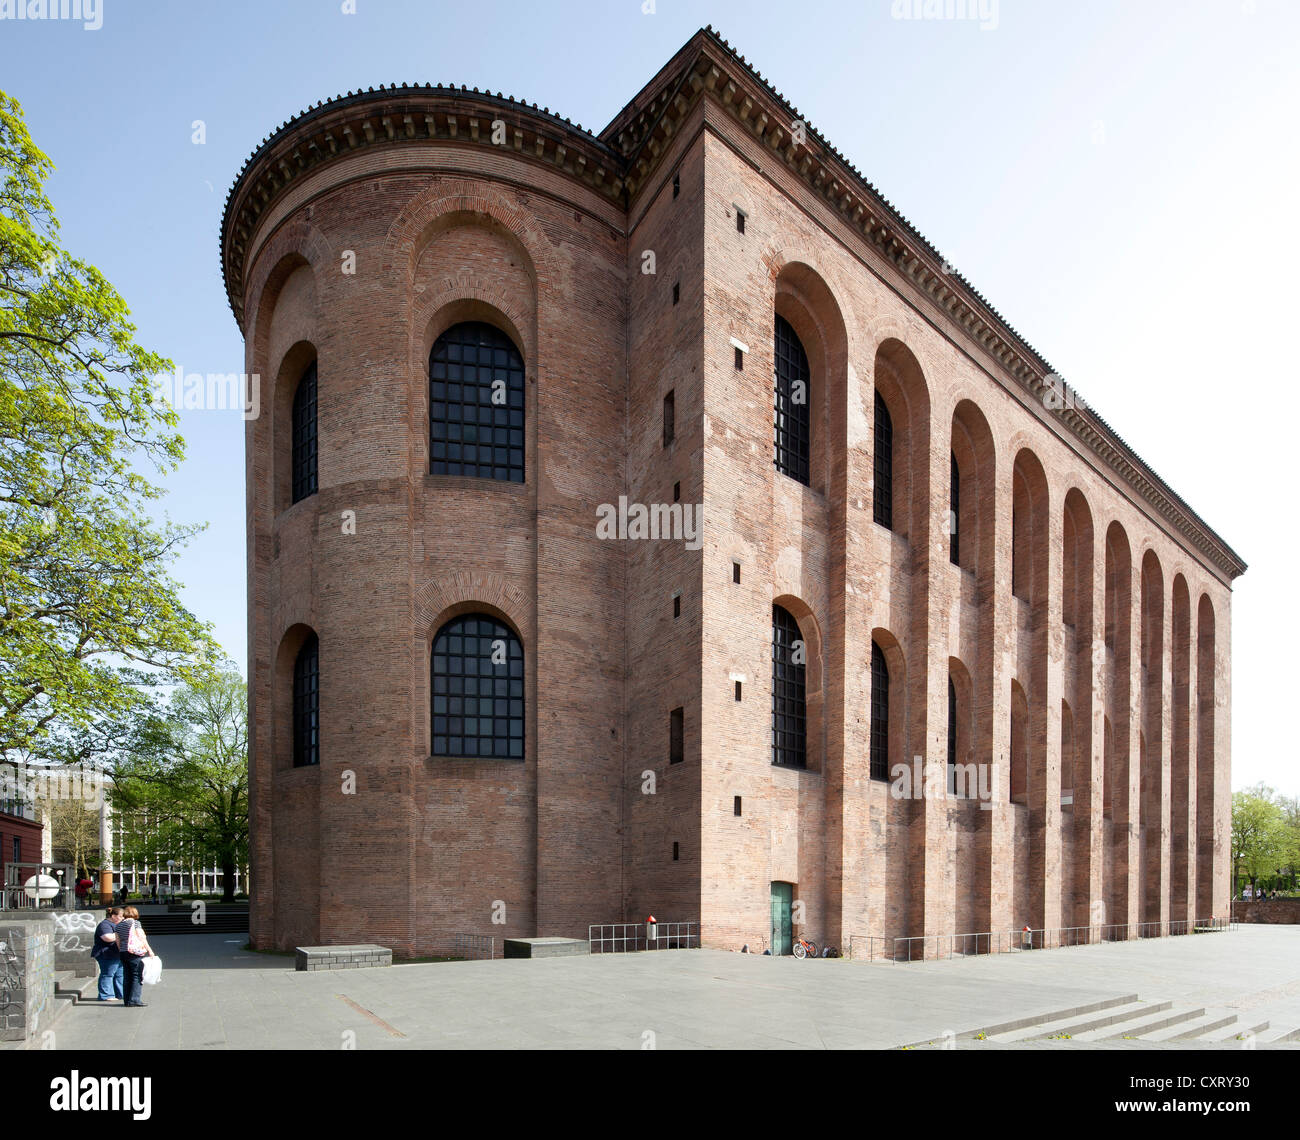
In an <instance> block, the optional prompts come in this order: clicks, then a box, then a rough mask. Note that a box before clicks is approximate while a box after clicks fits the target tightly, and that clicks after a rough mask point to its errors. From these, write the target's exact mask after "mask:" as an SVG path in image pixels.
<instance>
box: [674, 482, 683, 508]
mask: <svg viewBox="0 0 1300 1140" xmlns="http://www.w3.org/2000/svg"><path fill="white" fill-rule="evenodd" d="M681 501H682V485H681V484H680V483H674V484H673V502H674V503H680V502H681Z"/></svg>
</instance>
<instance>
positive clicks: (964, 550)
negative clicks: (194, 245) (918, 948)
mask: <svg viewBox="0 0 1300 1140" xmlns="http://www.w3.org/2000/svg"><path fill="white" fill-rule="evenodd" d="M222 263H223V269H224V273H225V279H226V284H227V289H228V293H229V297H230V301H231V305H232V308H233V310H234V314H235V317H236V319H237V320H238V322H239V324H240V327H241V329H242V330H243V333H244V336H245V342H246V346H247V352H246V371H247V373H248V374H249V375H250V376H252V375H256V376H258V377H259V378H260V384H261V390H260V391H261V409H262V411H261V414H260V415H259V416H257V417H256V418H254V419H252V420H250V421H249V423H248V424H247V435H246V475H247V500H248V583H249V646H250V648H249V658H250V660H249V669H250V679H251V680H250V747H251V757H252V758H251V796H250V798H251V802H252V816H253V818H252V828H253V830H252V867H251V874H252V879H253V881H254V882H255V883H256V884H257V889H256V892H255V899H254V902H253V908H252V928H253V939H254V942H255V944H257V945H259V946H280V947H287V946H292V945H294V944H295V943H302V942H321V941H348V942H355V941H367V942H378V943H381V944H384V945H390V946H392V947H393V948H394V949H395V950H396V951H397V952H398V953H399V954H413V953H431V952H438V951H441V950H446V949H447V948H448V947H449V946H450V945H451V940H452V938H453V936H454V934H456V933H458V932H467V933H498V934H500V933H504V934H507V935H511V934H514V935H532V934H566V935H578V936H585V935H586V931H587V926H588V924H589V923H594V922H611V921H617V920H619V919H621V918H627V919H639V918H641V917H644V916H645V915H646V914H647V913H650V912H653V913H654V914H655V915H656V916H657V917H659V918H660V919H691V920H699V921H700V922H701V924H702V930H703V935H704V942H705V944H706V945H715V946H723V947H739V946H740V945H741V944H742V943H744V942H748V943H750V944H751V945H755V946H757V945H762V944H764V943H765V942H766V940H767V939H769V938H770V937H772V936H773V928H774V927H775V928H776V938H777V941H778V943H784V942H785V941H786V940H787V939H788V935H789V931H788V924H789V921H790V919H791V918H793V920H794V921H795V922H796V924H799V925H798V929H799V931H800V932H801V933H804V934H805V935H807V936H811V937H814V938H816V939H817V940H818V941H821V940H823V939H825V940H828V941H831V942H835V943H843V942H846V941H847V940H848V938H849V936H850V934H857V935H882V936H899V935H916V934H921V933H950V932H966V931H988V930H1000V931H1005V930H1009V929H1018V928H1020V927H1022V926H1024V925H1029V926H1032V927H1035V928H1040V927H1041V928H1060V927H1067V926H1083V925H1094V926H1095V925H1099V924H1101V923H1103V922H1104V923H1139V922H1147V921H1151V922H1162V923H1163V922H1168V923H1176V922H1179V921H1183V920H1186V919H1189V918H1190V919H1196V918H1203V917H1209V916H1210V915H1222V914H1225V913H1226V911H1227V894H1228V845H1229V831H1228V828H1229V791H1230V784H1229V661H1230V640H1229V606H1230V594H1231V582H1232V580H1233V579H1234V578H1235V577H1236V576H1237V575H1239V574H1240V573H1242V571H1243V570H1244V569H1245V566H1244V564H1243V563H1242V561H1241V560H1240V559H1239V558H1238V556H1237V555H1236V554H1235V553H1234V552H1233V551H1232V550H1231V549H1230V548H1229V547H1228V546H1227V545H1226V544H1225V543H1224V541H1223V540H1222V539H1221V538H1219V537H1218V535H1216V534H1215V533H1214V532H1213V531H1212V530H1210V529H1209V527H1208V526H1207V525H1206V524H1205V523H1204V522H1203V521H1202V520H1201V519H1200V518H1199V517H1198V516H1197V515H1196V514H1195V513H1194V512H1193V511H1192V510H1191V508H1190V507H1188V506H1187V504H1185V503H1184V502H1183V501H1182V500H1181V499H1180V498H1179V497H1178V496H1177V495H1176V494H1175V493H1174V492H1173V491H1172V490H1171V489H1170V488H1169V487H1168V486H1166V485H1165V484H1164V483H1163V482H1162V481H1161V479H1160V478H1159V477H1158V476H1157V475H1156V474H1155V473H1154V472H1153V471H1151V469H1150V468H1148V467H1147V466H1146V465H1145V464H1144V463H1143V461H1142V460H1141V459H1140V458H1139V457H1138V456H1137V455H1136V454H1135V453H1134V451H1133V450H1132V449H1131V448H1130V447H1129V446H1128V445H1127V444H1125V443H1124V442H1123V441H1122V440H1121V439H1120V438H1119V437H1118V436H1117V435H1116V434H1115V432H1114V431H1113V430H1112V429H1111V428H1110V427H1109V426H1108V425H1107V424H1106V423H1105V422H1104V421H1103V420H1102V419H1101V418H1100V417H1099V416H1098V415H1097V414H1095V413H1094V412H1093V411H1091V410H1090V409H1089V408H1087V407H1085V406H1083V404H1082V403H1081V402H1079V401H1077V400H1076V399H1075V398H1074V397H1073V394H1072V393H1071V392H1070V391H1069V390H1068V389H1067V388H1065V387H1064V386H1063V384H1062V382H1061V381H1060V380H1059V378H1057V377H1056V375H1055V374H1054V373H1053V371H1052V369H1051V367H1050V366H1049V365H1048V364H1047V362H1045V361H1044V360H1043V359H1042V358H1041V357H1040V356H1039V355H1038V354H1037V353H1036V352H1035V351H1034V350H1033V348H1032V347H1030V346H1029V345H1028V344H1027V343H1026V342H1025V341H1024V340H1023V339H1022V338H1021V337H1020V336H1019V335H1018V334H1017V333H1016V332H1015V331H1014V330H1013V329H1012V328H1011V327H1010V326H1009V325H1008V324H1007V322H1006V321H1005V320H1004V319H1003V318H1002V317H1001V316H999V314H998V313H997V312H996V311H995V310H993V309H992V308H991V307H990V306H989V304H988V303H987V302H986V301H984V300H983V298H982V297H981V296H980V295H979V294H978V293H977V292H975V290H974V289H973V288H972V287H971V286H970V285H969V284H968V283H967V282H965V281H964V280H963V279H962V278H961V277H960V276H958V275H956V274H954V273H952V272H951V271H950V267H948V266H946V265H944V264H943V262H942V259H941V258H940V256H939V255H938V254H937V253H936V252H935V250H934V249H933V248H932V247H931V246H930V245H929V244H928V243H927V242H926V240H925V239H924V238H923V237H922V236H921V235H920V234H918V233H917V232H916V231H915V230H914V229H913V228H912V227H911V226H910V225H909V224H908V223H907V221H906V220H905V219H904V218H903V217H902V216H901V215H900V214H899V213H898V212H897V211H896V210H895V209H894V208H893V207H891V206H890V205H889V204H888V203H887V202H885V201H884V200H883V199H882V198H881V196H880V195H879V194H878V193H877V192H876V191H875V190H874V189H873V188H872V187H871V186H870V185H869V184H868V183H867V182H866V181H865V180H864V179H863V178H862V176H861V175H859V174H858V173H857V171H856V170H855V169H854V168H853V167H852V166H851V165H849V163H848V162H847V161H846V160H845V159H844V158H843V157H842V156H841V155H839V154H838V153H837V152H836V151H835V150H834V149H833V148H832V147H831V146H830V145H829V144H828V143H827V142H826V141H825V140H824V139H822V138H821V137H820V136H819V135H818V134H817V132H816V131H815V130H814V129H813V128H812V127H811V126H807V125H806V124H804V123H803V122H802V121H801V120H800V116H799V114H798V112H797V111H796V110H795V109H794V108H793V107H792V106H791V105H790V104H788V103H787V102H785V100H784V99H783V98H782V97H781V96H780V95H779V94H777V93H776V92H775V91H773V90H772V89H771V88H770V87H769V86H768V85H767V84H766V83H765V82H764V81H763V80H762V79H761V77H760V76H759V75H758V74H757V73H756V72H755V71H754V70H753V68H752V67H750V66H749V65H748V64H746V62H745V61H744V60H743V59H742V58H741V57H739V56H738V55H737V54H736V53H735V52H734V51H733V50H732V49H731V48H730V47H729V46H728V45H727V44H726V43H725V42H724V41H722V40H721V39H719V38H718V37H717V36H716V35H715V34H714V33H713V32H712V31H709V30H705V31H701V32H699V33H697V34H696V35H695V36H693V37H692V38H691V40H690V41H689V42H688V43H687V44H686V45H685V46H684V47H683V48H682V49H681V51H679V52H678V53H677V55H676V56H674V57H673V59H672V60H670V61H669V62H668V64H667V65H666V66H665V67H664V68H663V69H662V70H661V71H660V72H659V74H658V75H656V76H655V77H654V78H653V79H652V80H651V81H650V82H649V83H648V84H647V85H646V86H645V87H644V88H643V89H642V90H641V92H640V93H639V94H637V95H636V97H635V98H634V99H633V100H632V102H631V103H629V104H628V105H627V107H626V108H625V109H624V110H623V111H622V112H621V113H620V114H619V115H618V116H617V117H616V118H615V119H614V121H613V122H612V123H610V124H609V126H607V127H606V128H605V129H604V130H603V131H601V132H600V133H599V134H592V133H589V132H587V131H586V130H583V129H582V128H581V127H578V126H575V125H573V124H571V123H569V122H568V121H567V120H564V119H561V118H558V117H557V116H555V115H554V114H551V113H550V112H549V111H547V110H546V109H538V108H537V107H536V106H532V105H528V104H525V103H521V102H516V101H515V100H513V99H510V98H506V97H503V96H500V95H494V94H492V93H489V92H477V91H467V90H465V89H455V88H446V87H391V88H387V89H382V88H381V89H380V90H379V91H373V90H372V91H367V92H365V93H360V92H359V93H356V94H348V95H346V96H342V97H339V98H335V99H332V100H330V101H328V102H326V103H322V104H318V105H317V106H316V107H315V108H313V109H311V110H309V111H307V112H304V113H303V114H301V115H299V116H298V117H296V118H295V119H293V120H292V121H291V122H289V123H287V124H285V125H284V126H282V127H281V128H280V129H279V130H277V131H276V132H275V133H274V134H273V135H272V136H271V137H270V138H268V139H267V140H266V141H265V142H264V143H263V144H262V145H261V146H260V147H259V148H258V150H257V151H256V152H255V153H254V155H253V156H252V157H251V159H250V160H249V161H248V163H247V164H246V165H245V167H244V169H243V170H242V172H241V173H240V175H239V177H238V179H237V181H236V183H235V186H234V188H233V189H232V191H231V194H230V197H229V200H228V202H227V206H226V212H225V217H224V219H223V225H222ZM774 425H775V427H774ZM621 497H622V498H623V499H624V500H625V501H624V503H623V504H622V510H621V511H620V512H619V515H618V518H617V519H615V520H614V522H613V526H612V527H611V526H610V525H607V524H610V521H611V519H610V515H611V511H613V509H614V508H615V507H617V506H619V504H620V498H621ZM696 504H702V505H703V512H704V514H703V520H704V521H703V527H702V530H701V532H700V533H699V534H698V535H695V536H694V537H695V541H691V537H692V536H691V535H690V534H689V533H688V531H689V520H690V518H691V513H685V512H683V513H681V514H680V515H674V514H670V508H672V507H673V506H674V505H676V506H677V508H678V509H679V510H680V509H681V508H683V507H684V508H688V509H692V508H694V506H695V505H696ZM639 505H645V506H646V507H647V508H652V509H653V511H654V521H655V522H656V523H665V524H667V523H672V524H674V525H675V524H676V523H677V522H679V521H680V522H681V523H682V524H683V525H682V529H681V531H679V532H675V535H674V537H673V538H664V537H660V538H659V539H657V540H655V539H647V540H644V541H637V540H636V539H635V536H636V535H637V534H638V533H639V531H638V526H639V512H640V507H639ZM692 513H693V511H692ZM624 522H626V523H627V526H626V528H624V525H623V524H624ZM611 530H613V532H614V533H613V534H612V535H611ZM625 530H626V533H629V534H631V535H632V536H634V537H632V538H628V539H626V540H622V539H620V538H619V537H618V535H620V534H623V533H624V531H625ZM914 757H917V758H919V759H917V760H915V761H914V760H913V758H914ZM913 776H914V777H915V779H913V778H912V777H913ZM959 783H960V785H961V786H960V788H958V784H959ZM926 788H928V789H929V791H930V794H922V792H923V791H924V789H926ZM954 791H963V792H964V794H958V795H954V794H952V793H953V792H954ZM339 907H343V908H346V910H345V911H340V910H339V909H338V908H339ZM502 920H504V921H502ZM1097 936H1100V935H1097ZM781 948H783V947H782V946H781V945H778V949H781Z"/></svg>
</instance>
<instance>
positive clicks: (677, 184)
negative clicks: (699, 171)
mask: <svg viewBox="0 0 1300 1140" xmlns="http://www.w3.org/2000/svg"><path fill="white" fill-rule="evenodd" d="M681 192H682V176H681V174H674V175H673V197H674V198H676V197H677V195H678V194H680V193H681Z"/></svg>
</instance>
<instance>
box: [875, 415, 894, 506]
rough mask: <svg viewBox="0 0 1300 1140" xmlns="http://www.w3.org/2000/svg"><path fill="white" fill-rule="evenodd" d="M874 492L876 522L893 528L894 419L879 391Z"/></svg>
mask: <svg viewBox="0 0 1300 1140" xmlns="http://www.w3.org/2000/svg"><path fill="white" fill-rule="evenodd" d="M875 447H876V455H875V493H874V495H873V498H872V507H873V510H874V513H875V519H876V522H878V523H879V524H880V525H881V526H883V527H886V528H888V529H889V530H893V529H894V421H893V420H892V419H891V418H890V416H889V409H888V408H887V407H886V406H885V401H884V400H883V399H882V398H881V396H880V393H879V392H877V393H876V442H875Z"/></svg>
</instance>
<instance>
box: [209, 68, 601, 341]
mask: <svg viewBox="0 0 1300 1140" xmlns="http://www.w3.org/2000/svg"><path fill="white" fill-rule="evenodd" d="M498 119H499V120H502V121H503V122H504V123H505V124H506V140H507V141H506V143H505V144H504V146H505V148H507V149H509V150H511V151H513V152H514V153H516V154H518V155H520V156H522V157H523V158H525V159H527V160H529V161H532V162H537V163H540V164H542V165H545V166H547V167H549V168H551V169H557V170H560V171H563V172H564V173H565V174H567V175H568V176H569V177H571V178H575V179H577V180H578V181H579V182H582V183H584V184H585V185H587V186H588V187H590V188H591V189H593V190H594V191H596V193H598V194H600V195H601V196H602V197H604V198H606V199H608V200H609V201H610V202H613V203H615V204H616V205H617V206H618V207H619V208H620V209H622V208H623V206H624V204H625V197H624V190H623V180H622V173H623V160H622V158H621V156H619V155H618V154H617V153H615V152H614V151H613V150H612V149H611V148H610V147H609V146H608V145H607V144H605V143H604V142H602V141H601V140H600V139H598V138H597V137H596V136H595V135H593V134H591V133H590V132H589V131H585V130H584V129H583V128H582V127H581V126H580V125H575V124H573V123H571V122H569V120H568V119H561V118H560V117H559V116H558V115H554V114H552V113H551V112H550V110H549V109H548V108H545V107H543V108H541V109H540V110H539V109H538V107H537V105H536V104H535V103H534V104H528V103H522V102H519V101H518V100H515V99H513V98H511V97H509V96H503V95H500V94H497V95H492V94H491V93H490V92H486V91H485V92H481V93H480V92H479V90H478V89H477V88H474V89H473V90H470V89H468V88H465V87H459V88H457V87H440V86H430V85H425V86H423V87H419V86H409V85H403V86H400V87H399V86H397V85H392V86H390V87H387V88H384V87H380V89H379V90H378V91H376V90H375V89H374V88H371V89H370V90H369V91H365V92H362V91H357V92H356V93H355V94H354V93H353V92H348V94H347V95H342V96H339V97H337V98H335V99H330V100H328V101H326V102H323V103H317V104H316V106H315V107H313V108H311V109H310V110H308V111H305V112H303V113H302V114H301V115H297V116H295V117H294V118H293V119H291V120H289V121H288V122H287V123H284V124H282V125H281V126H280V127H279V128H278V129H277V130H276V131H275V132H274V133H272V134H271V135H270V136H269V137H268V138H266V139H264V140H263V141H262V143H261V145H260V146H259V147H258V148H257V150H255V151H254V152H253V153H252V155H250V156H249V158H248V159H247V161H245V163H244V165H243V167H242V168H241V169H240V171H239V174H238V176H237V177H236V178H235V182H234V185H233V186H232V187H231V189H230V193H229V194H228V195H227V197H226V206H225V210H224V212H223V214H222V217H221V264H222V271H223V273H224V276H225V284H226V297H227V299H228V300H229V302H230V308H231V311H232V312H233V313H234V315H235V320H236V321H237V322H238V323H239V327H240V329H241V330H243V328H244V296H243V285H244V278H243V274H244V271H245V269H246V259H247V256H248V252H249V242H250V241H251V240H252V237H253V234H254V233H255V232H256V230H257V225H258V222H259V220H260V219H261V217H262V216H263V214H264V213H265V212H266V211H267V210H268V209H269V208H271V207H272V206H273V205H274V204H275V203H276V202H278V201H279V200H280V199H281V198H282V197H283V196H284V194H285V193H286V192H287V191H288V189H289V188H290V187H291V186H295V185H298V184H300V183H301V182H302V180H303V179H304V177H305V176H307V175H308V174H311V173H313V172H315V171H316V170H318V169H320V168H322V167H324V166H326V165H328V164H330V163H331V162H334V161H336V160H338V159H341V158H344V157H346V156H347V155H350V154H356V153H360V152H362V151H365V150H367V149H373V148H376V147H393V146H400V145H403V144H406V143H411V142H414V143H426V144H427V143H429V142H430V141H435V142H451V143H460V144H465V145H471V146H473V145H479V146H485V147H493V148H494V149H497V150H500V149H502V144H500V143H494V142H493V141H492V123H493V121H494V120H498Z"/></svg>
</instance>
